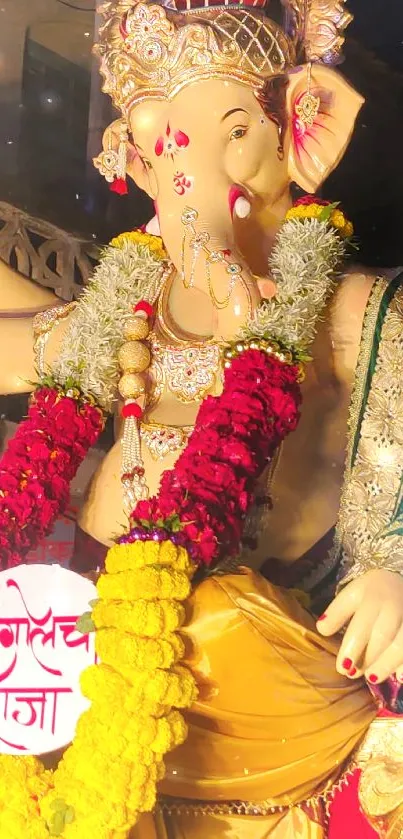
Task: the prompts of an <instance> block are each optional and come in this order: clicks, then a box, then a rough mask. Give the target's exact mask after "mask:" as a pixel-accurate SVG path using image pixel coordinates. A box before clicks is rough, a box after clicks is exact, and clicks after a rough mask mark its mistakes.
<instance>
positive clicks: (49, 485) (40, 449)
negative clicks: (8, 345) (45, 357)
mask: <svg viewBox="0 0 403 839" xmlns="http://www.w3.org/2000/svg"><path fill="white" fill-rule="evenodd" d="M102 427H103V418H102V414H101V412H100V411H99V409H98V408H94V407H93V406H92V405H89V404H85V405H84V406H82V407H81V406H80V405H79V404H78V403H77V402H76V401H75V400H73V399H70V398H68V397H65V396H61V395H60V393H59V392H58V391H57V390H56V389H52V388H40V389H39V390H37V391H36V392H35V393H34V395H33V397H32V400H31V405H30V408H29V412H28V418H27V419H26V420H25V421H24V422H22V423H21V424H20V426H19V428H18V430H17V433H16V435H15V436H14V438H13V439H12V440H11V441H10V443H9V445H8V448H7V450H6V452H5V453H4V455H3V457H2V459H1V461H0V492H1V493H2V495H1V496H0V568H1V569H4V568H9V567H13V566H14V565H16V564H18V563H19V562H21V561H22V560H23V558H24V556H25V554H27V553H28V552H29V551H30V550H32V549H33V548H35V547H36V546H37V545H38V544H39V543H40V541H41V540H42V538H43V537H44V536H46V534H47V533H49V532H50V530H51V528H52V526H53V524H54V521H55V519H56V518H57V517H58V516H59V515H60V514H61V513H63V511H64V509H65V508H66V506H67V503H68V499H69V484H70V481H71V479H72V478H73V477H74V475H75V473H76V471H77V469H78V467H79V465H80V463H81V462H82V460H83V458H84V457H85V455H86V453H87V451H88V449H89V447H90V445H93V443H94V442H95V441H96V439H97V437H98V435H99V434H100V432H101V430H102Z"/></svg>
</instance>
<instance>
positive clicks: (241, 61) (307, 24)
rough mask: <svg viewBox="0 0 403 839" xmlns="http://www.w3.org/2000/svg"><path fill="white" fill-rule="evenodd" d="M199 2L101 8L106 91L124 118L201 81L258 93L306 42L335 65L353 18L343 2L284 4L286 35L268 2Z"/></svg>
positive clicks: (138, 1) (166, 0)
mask: <svg viewBox="0 0 403 839" xmlns="http://www.w3.org/2000/svg"><path fill="white" fill-rule="evenodd" d="M201 2H203V0H163V3H162V2H160V3H156V2H144V0H118V2H108V3H105V4H104V5H103V6H102V7H101V9H100V13H101V15H102V16H103V17H104V21H105V22H104V24H103V25H102V27H101V30H100V37H99V43H98V45H97V46H96V48H95V51H96V52H97V53H98V55H99V56H100V59H101V73H102V75H103V77H104V87H103V89H104V91H105V92H106V93H109V95H110V96H111V98H112V100H113V102H114V104H115V105H116V106H117V107H118V108H119V109H120V110H121V111H122V113H123V115H124V116H127V115H128V112H129V110H130V108H131V107H132V106H133V105H134V104H135V103H137V102H140V101H142V100H144V99H150V98H151V99H169V98H171V97H173V96H174V95H175V94H176V93H177V92H178V91H179V90H181V88H182V87H184V86H185V85H187V84H189V83H190V82H192V81H194V80H195V79H196V78H200V79H207V78H222V79H225V80H226V79H233V80H236V81H239V82H241V83H244V84H248V85H253V86H254V87H255V88H259V87H261V86H262V85H263V83H264V82H265V80H266V79H268V78H270V77H272V76H275V75H279V74H282V73H284V72H287V70H288V69H289V68H290V67H292V66H293V65H294V64H295V63H296V47H297V48H298V47H301V44H304V43H305V46H306V47H307V53H308V59H309V60H312V59H313V60H320V59H321V58H324V59H325V60H326V57H327V60H329V61H330V60H332V59H333V60H335V59H336V57H337V55H338V53H339V52H340V48H341V44H342V43H343V40H344V39H343V37H342V32H343V30H344V28H345V26H347V23H348V22H349V20H350V17H351V16H350V15H349V14H348V13H346V12H345V11H344V2H345V0H340V1H339V0H282V3H283V5H284V6H285V7H286V10H287V21H286V29H287V32H286V31H284V30H283V29H281V28H280V26H278V25H277V24H276V23H274V21H272V20H270V18H268V17H267V16H266V15H265V13H264V12H263V9H262V6H264V5H265V4H266V3H265V0H243V2H240V0H204V2H203V5H200V4H201ZM218 3H219V4H218ZM302 33H304V37H303V36H302ZM325 54H326V55H325Z"/></svg>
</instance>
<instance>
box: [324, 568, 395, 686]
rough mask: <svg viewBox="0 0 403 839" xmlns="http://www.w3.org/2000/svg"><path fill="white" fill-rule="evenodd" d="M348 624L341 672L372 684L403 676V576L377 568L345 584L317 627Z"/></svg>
mask: <svg viewBox="0 0 403 839" xmlns="http://www.w3.org/2000/svg"><path fill="white" fill-rule="evenodd" d="M347 624H348V626H347V630H346V633H345V635H344V638H343V641H342V644H341V647H340V650H339V654H338V657H337V664H336V667H337V670H338V672H339V673H342V674H344V675H347V676H349V677H350V678H352V679H358V678H359V677H360V676H362V675H365V678H366V679H367V681H368V682H370V684H372V685H376V684H379V683H381V682H384V681H385V680H386V679H388V678H389V677H390V676H391V675H392V674H394V673H396V676H397V678H398V680H399V681H401V682H403V577H401V576H400V575H399V574H397V573H395V572H392V571H386V570H384V569H376V570H373V571H368V572H367V573H366V574H363V575H362V576H361V577H358V578H357V579H356V580H353V581H352V582H351V583H349V584H348V585H346V587H345V588H344V589H343V590H342V591H341V592H340V594H338V595H337V597H336V598H335V599H334V600H333V602H332V603H331V604H330V606H329V608H328V609H327V611H326V612H325V613H324V614H323V615H322V616H321V617H320V618H319V620H318V622H317V629H318V631H319V632H320V634H321V635H324V636H326V637H327V636H330V635H334V634H335V633H336V632H339V631H340V630H341V629H342V628H343V627H344V626H346V625H347Z"/></svg>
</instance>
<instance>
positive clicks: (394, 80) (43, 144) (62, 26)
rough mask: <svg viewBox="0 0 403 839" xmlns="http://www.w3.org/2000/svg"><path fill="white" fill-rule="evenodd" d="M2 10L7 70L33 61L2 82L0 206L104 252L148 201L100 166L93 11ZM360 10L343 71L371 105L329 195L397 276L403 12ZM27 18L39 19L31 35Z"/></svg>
mask: <svg viewBox="0 0 403 839" xmlns="http://www.w3.org/2000/svg"><path fill="white" fill-rule="evenodd" d="M35 3H36V4H37V6H38V13H37V14H36V13H34V12H33V11H32V6H33V4H34V5H35ZM1 5H2V9H0V15H1V17H0V24H1V26H0V70H1V60H2V42H3V53H4V55H5V56H6V59H5V61H6V62H8V63H9V62H10V56H11V58H12V57H13V52H12V51H13V50H17V49H19V50H23V56H22V61H21V62H20V65H21V70H20V71H19V72H20V75H21V78H18V79H15V78H13V79H12V80H10V81H7V74H6V76H5V77H4V78H3V80H2V74H1V72H0V201H6V202H8V203H10V204H13V205H16V206H18V207H21V208H22V209H25V210H26V211H28V212H29V213H30V214H32V215H36V216H39V217H42V218H45V219H46V220H48V221H51V222H53V223H54V224H57V225H59V226H60V227H62V228H64V229H66V230H70V231H71V232H75V233H78V234H80V235H84V236H86V237H88V238H91V237H92V238H93V239H94V240H97V241H100V242H106V241H107V240H108V239H110V238H111V236H113V235H114V234H116V233H118V232H121V231H122V230H125V229H130V228H133V227H136V226H138V225H139V224H141V223H142V222H144V221H146V220H147V219H148V218H149V217H150V215H151V214H152V211H151V208H150V205H149V202H148V200H147V199H146V198H145V197H144V196H142V195H141V194H140V193H139V191H138V190H137V189H136V188H135V187H134V186H130V194H129V196H128V197H127V198H119V197H117V196H115V195H113V194H111V193H110V192H109V190H108V187H107V185H106V184H105V183H104V182H103V180H102V179H101V178H100V177H99V175H98V174H97V173H96V172H95V171H94V170H93V168H92V166H91V163H90V160H91V157H92V153H91V151H92V152H93V153H95V150H96V148H97V143H99V138H100V131H101V128H102V126H104V125H106V124H107V123H108V121H109V120H110V119H111V116H112V112H111V108H110V105H109V104H108V100H107V98H106V97H103V96H101V95H100V93H99V81H97V73H96V70H95V65H94V62H93V60H92V59H91V46H92V41H93V35H94V24H95V15H94V11H93V9H92V0H77V3H73V4H72V5H73V6H75V5H77V6H79V9H75V8H71V7H70V5H71V4H70V5H69V3H68V2H67V5H66V3H65V2H62V0H2V4H1ZM348 8H349V9H350V10H351V11H352V12H353V13H354V14H355V21H354V23H353V24H352V25H351V26H350V27H349V29H348V31H347V35H348V39H347V45H346V50H345V53H346V59H345V62H344V64H343V65H342V66H341V68H340V70H341V72H342V73H343V74H344V75H345V76H346V77H347V78H348V79H349V80H350V81H351V83H352V84H353V85H354V86H355V87H356V88H357V89H358V90H359V91H360V92H362V93H363V95H364V96H365V97H366V105H365V106H364V108H363V110H362V111H361V113H360V115H359V119H358V124H357V129H356V132H355V135H354V138H353V141H352V143H351V146H350V148H349V150H348V152H347V154H346V156H345V158H344V160H343V161H342V163H341V164H340V166H339V168H338V169H337V171H336V172H335V173H334V174H333V175H332V176H331V177H330V178H329V180H328V182H327V183H326V184H325V185H324V188H323V190H322V195H323V196H324V197H328V198H331V199H332V200H339V201H340V202H341V203H342V204H343V206H344V208H345V210H346V211H347V213H348V215H349V216H350V217H351V218H352V220H353V221H354V224H355V228H356V232H357V235H358V238H359V241H360V245H361V261H362V262H363V263H364V264H367V265H372V266H383V267H387V266H394V265H399V264H403V143H402V137H403V3H402V0H350V2H349V3H348ZM17 10H18V15H19V17H18V15H17V17H18V20H17V19H15V16H16V14H17ZM30 10H31V12H30ZM2 12H3V13H2ZM23 12H24V14H25V16H26V18H27V20H28V17H29V12H30V13H31V18H30V20H29V23H27V25H26V26H25V24H24V20H25V18H23ZM12 26H13V27H17V26H19V31H20V35H19V40H18V38H16V37H15V36H14V34H13V33H14V29H12ZM49 26H54V31H53V30H52V32H53V34H52V35H51V36H49V33H48V34H47V35H46V32H47V29H46V27H49ZM8 27H10V31H9V29H8ZM24 27H25V28H24ZM22 31H23V34H24V39H23V41H22V42H21V32H22ZM44 32H45V35H46V37H45V36H44V34H43V33H44ZM13 38H14V41H13V40H12V39H13ZM80 39H81V40H80ZM58 43H60V44H63V48H62V47H60V48H59V47H58V46H57V45H58ZM14 44H15V46H14ZM17 44H18V45H17ZM3 76H4V74H3ZM17 82H18V83H17ZM94 102H95V105H94ZM91 143H92V146H91Z"/></svg>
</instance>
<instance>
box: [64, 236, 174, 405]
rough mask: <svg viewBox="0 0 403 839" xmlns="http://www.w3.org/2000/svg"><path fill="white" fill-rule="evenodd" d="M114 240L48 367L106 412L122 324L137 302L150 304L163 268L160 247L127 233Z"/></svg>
mask: <svg viewBox="0 0 403 839" xmlns="http://www.w3.org/2000/svg"><path fill="white" fill-rule="evenodd" d="M140 235H141V234H140ZM145 239H146V237H145ZM119 240H121V242H120V244H119V246H113V245H110V246H109V247H108V248H106V250H105V252H104V254H103V256H102V258H101V261H100V263H99V265H98V266H97V268H96V269H95V272H94V275H93V277H92V279H91V281H90V282H89V284H88V286H87V287H86V288H85V290H84V292H83V294H82V296H81V297H80V299H79V301H78V303H77V306H76V309H75V311H74V312H73V313H72V314H71V316H70V322H69V326H68V328H67V331H66V334H65V336H64V339H63V341H62V346H61V350H60V353H59V356H58V359H57V361H56V362H55V363H54V364H53V367H52V375H53V377H54V379H55V380H56V381H57V382H58V383H59V384H61V385H66V384H67V385H68V384H69V383H70V382H73V383H74V385H76V386H77V387H79V389H80V390H81V391H82V393H84V394H91V395H92V396H93V397H94V398H95V399H96V401H97V404H98V405H100V406H101V407H102V408H103V409H104V410H105V411H107V412H111V410H112V408H113V404H114V401H115V400H116V396H117V384H118V381H119V378H120V375H121V373H120V370H119V364H118V360H117V353H118V350H119V348H120V347H121V345H122V343H123V340H124V338H123V324H124V322H125V320H127V318H128V317H130V315H131V313H132V308H133V306H135V305H136V303H138V302H139V300H147V301H148V302H149V303H151V304H153V303H154V302H155V300H156V299H157V298H158V294H159V292H160V289H161V287H162V285H163V283H164V281H165V273H166V271H167V262H166V261H164V260H162V258H161V255H160V250H161V249H160V250H159V251H154V250H153V249H152V248H150V247H148V246H147V245H146V244H139V243H136V242H133V241H132V240H131V238H130V234H128V236H127V239H125V237H124V236H123V237H119Z"/></svg>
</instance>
